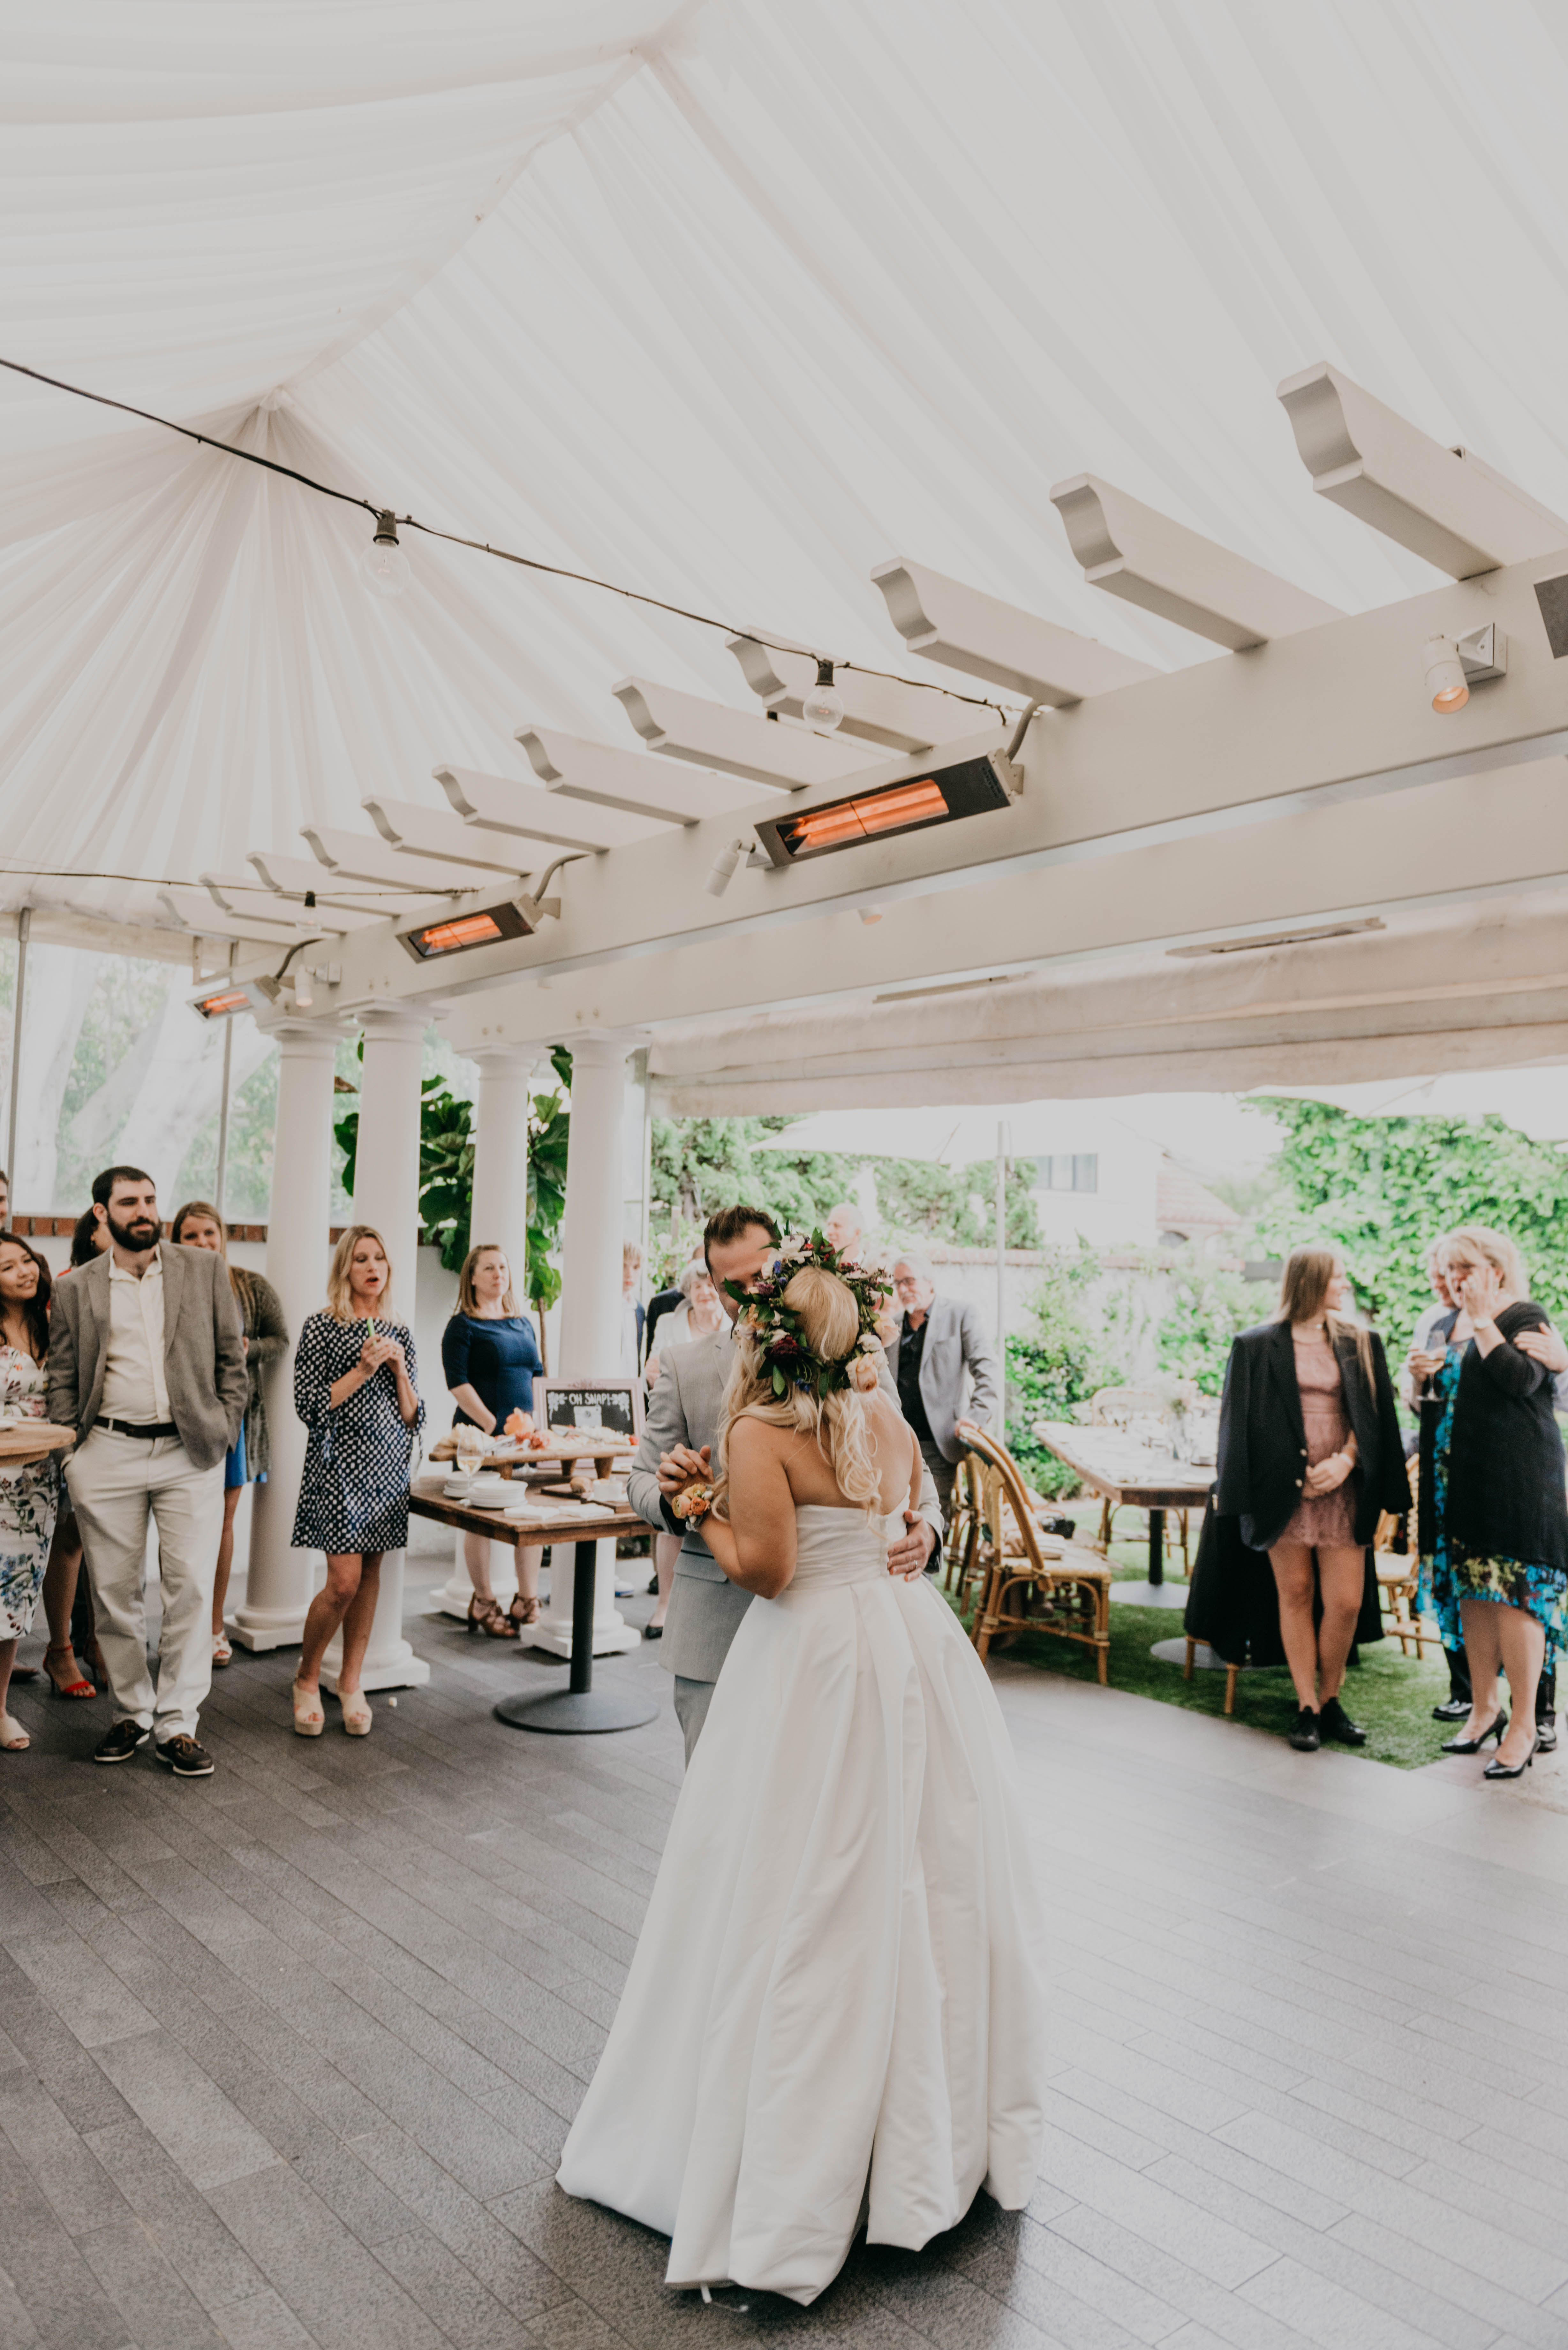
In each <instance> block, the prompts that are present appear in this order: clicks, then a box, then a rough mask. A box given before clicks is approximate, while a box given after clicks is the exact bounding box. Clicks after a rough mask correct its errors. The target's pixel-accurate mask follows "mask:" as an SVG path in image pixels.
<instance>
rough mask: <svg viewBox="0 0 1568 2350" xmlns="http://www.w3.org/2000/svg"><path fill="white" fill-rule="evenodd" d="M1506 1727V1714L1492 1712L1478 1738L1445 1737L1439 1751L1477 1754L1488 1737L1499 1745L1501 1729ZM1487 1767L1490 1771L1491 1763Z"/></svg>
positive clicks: (1500, 1742) (1503, 1729)
mask: <svg viewBox="0 0 1568 2350" xmlns="http://www.w3.org/2000/svg"><path fill="white" fill-rule="evenodd" d="M1507 1728H1508V1716H1507V1714H1506V1713H1494V1714H1493V1716H1492V1718H1491V1720H1490V1721H1489V1722H1488V1723H1487V1726H1486V1728H1485V1729H1484V1730H1483V1731H1481V1734H1480V1737H1479V1738H1445V1739H1444V1741H1443V1743H1442V1748H1441V1752H1443V1753H1445V1754H1479V1753H1480V1751H1481V1748H1482V1747H1483V1746H1484V1745H1485V1744H1486V1742H1487V1740H1488V1739H1489V1738H1495V1739H1496V1741H1497V1742H1498V1744H1499V1745H1500V1746H1501V1744H1502V1734H1503V1731H1505V1730H1506V1729H1507ZM1487 1768H1488V1770H1489V1771H1490V1768H1491V1765H1490V1763H1489V1764H1488V1765H1487Z"/></svg>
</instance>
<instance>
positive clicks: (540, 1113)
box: [524, 1045, 572, 1316]
mask: <svg viewBox="0 0 1568 2350" xmlns="http://www.w3.org/2000/svg"><path fill="white" fill-rule="evenodd" d="M550 1066H551V1067H552V1068H553V1069H554V1070H555V1072H556V1076H558V1077H559V1078H560V1080H561V1084H562V1085H563V1086H565V1087H568V1088H569V1087H570V1086H571V1082H572V1056H571V1055H570V1053H568V1052H567V1051H566V1047H565V1046H564V1045H556V1048H555V1050H554V1051H553V1052H552V1054H551V1055H550ZM571 1131H572V1114H571V1111H570V1110H569V1109H568V1107H566V1097H564V1096H563V1094H562V1093H561V1092H560V1090H559V1089H558V1088H556V1090H553V1091H552V1092H550V1093H547V1094H535V1097H534V1107H533V1115H532V1116H531V1117H530V1118H529V1120H528V1263H527V1266H526V1268H525V1271H524V1288H525V1289H526V1291H527V1295H528V1302H529V1304H530V1305H532V1306H533V1307H534V1310H535V1313H536V1314H538V1315H541V1316H542V1315H544V1314H545V1313H546V1312H547V1311H548V1309H549V1308H550V1307H551V1306H552V1305H554V1304H555V1303H556V1298H557V1297H559V1295H560V1294H561V1272H560V1267H559V1266H558V1265H557V1264H556V1262H555V1258H554V1256H553V1254H552V1251H553V1250H554V1249H555V1247H556V1242H557V1240H558V1238H559V1235H560V1230H561V1219H562V1217H563V1216H564V1215H565V1213H566V1146H567V1143H568V1141H569V1140H570V1138H571Z"/></svg>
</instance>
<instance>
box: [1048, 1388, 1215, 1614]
mask: <svg viewBox="0 0 1568 2350" xmlns="http://www.w3.org/2000/svg"><path fill="white" fill-rule="evenodd" d="M1033 1433H1034V1435H1035V1436H1036V1437H1037V1438H1038V1440H1039V1441H1040V1442H1041V1443H1042V1444H1043V1445H1044V1447H1045V1449H1046V1451H1048V1452H1054V1454H1055V1455H1056V1458H1057V1460H1058V1461H1065V1462H1066V1464H1067V1466H1068V1468H1069V1469H1071V1470H1072V1471H1073V1473H1074V1475H1075V1477H1077V1478H1079V1479H1080V1480H1081V1482H1083V1483H1084V1484H1085V1485H1087V1486H1088V1487H1089V1489H1090V1491H1091V1492H1096V1493H1104V1494H1106V1496H1107V1497H1108V1498H1109V1500H1110V1501H1112V1502H1113V1503H1116V1506H1117V1507H1118V1508H1119V1507H1120V1505H1121V1503H1124V1502H1127V1503H1131V1504H1132V1506H1133V1507H1134V1508H1135V1509H1139V1510H1147V1512H1148V1579H1149V1581H1150V1583H1152V1584H1157V1585H1158V1584H1161V1583H1163V1582H1164V1581H1165V1513H1166V1512H1167V1510H1201V1509H1202V1507H1203V1505H1204V1503H1205V1502H1206V1501H1207V1500H1208V1498H1209V1488H1210V1485H1211V1484H1212V1483H1213V1482H1214V1470H1213V1466H1212V1464H1210V1466H1209V1467H1208V1468H1204V1467H1202V1466H1201V1465H1200V1464H1199V1462H1197V1461H1173V1460H1171V1459H1170V1458H1169V1457H1168V1455H1166V1454H1162V1453H1158V1452H1149V1453H1148V1454H1147V1469H1146V1468H1145V1467H1144V1466H1143V1464H1142V1463H1141V1462H1140V1461H1138V1459H1137V1451H1136V1450H1135V1448H1133V1447H1132V1446H1130V1445H1129V1444H1128V1442H1127V1439H1126V1438H1125V1437H1123V1436H1121V1435H1120V1434H1119V1433H1117V1432H1116V1431H1114V1430H1110V1429H1103V1428H1080V1427H1079V1426H1078V1424H1077V1422H1076V1421H1075V1420H1067V1419H1037V1420H1036V1421H1035V1423H1034V1429H1033ZM1096 1439H1097V1440H1098V1441H1096Z"/></svg>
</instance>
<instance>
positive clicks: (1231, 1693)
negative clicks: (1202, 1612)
mask: <svg viewBox="0 0 1568 2350" xmlns="http://www.w3.org/2000/svg"><path fill="white" fill-rule="evenodd" d="M1197 1654H1198V1643H1197V1641H1196V1640H1195V1639H1194V1638H1193V1637H1192V1635H1191V1633H1190V1632H1189V1634H1188V1636H1187V1666H1186V1669H1185V1670H1184V1672H1183V1673H1182V1676H1181V1678H1182V1679H1183V1680H1184V1681H1189V1680H1190V1679H1192V1667H1193V1661H1194V1659H1195V1658H1196V1657H1197ZM1220 1661H1221V1663H1223V1662H1224V1659H1220ZM1240 1671H1241V1666H1240V1665H1226V1666H1225V1711H1226V1712H1227V1713H1234V1712H1235V1711H1236V1676H1237V1674H1238V1673H1239V1672H1240Z"/></svg>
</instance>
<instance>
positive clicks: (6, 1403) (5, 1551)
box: [0, 1232, 60, 1754]
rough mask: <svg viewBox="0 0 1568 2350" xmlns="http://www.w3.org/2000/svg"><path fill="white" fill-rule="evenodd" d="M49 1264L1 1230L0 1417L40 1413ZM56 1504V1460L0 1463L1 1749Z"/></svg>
mask: <svg viewBox="0 0 1568 2350" xmlns="http://www.w3.org/2000/svg"><path fill="white" fill-rule="evenodd" d="M51 1286H52V1284H51V1282H50V1278H49V1268H48V1266H47V1264H46V1263H45V1262H44V1260H43V1258H42V1257H41V1256H39V1255H38V1254H37V1253H36V1250H34V1249H30V1248H29V1247H28V1246H27V1243H26V1241H24V1240H18V1239H17V1237H16V1234H15V1233H14V1232H6V1233H5V1235H4V1237H0V1419H9V1420H17V1419H46V1418H47V1413H46V1410H45V1387H46V1379H45V1373H44V1365H45V1363H46V1362H47V1358H48V1352H49V1292H50V1288H51ZM59 1503H60V1464H59V1461H58V1460H57V1458H56V1457H55V1455H53V1454H50V1455H49V1456H48V1457H47V1458H46V1459H45V1460H42V1461H26V1462H20V1461H19V1462H16V1463H15V1464H12V1465H9V1466H7V1465H5V1464H3V1463H0V1752H5V1753H6V1754H18V1753H20V1752H22V1751H23V1749H24V1748H25V1747H26V1745H27V1744H28V1743H29V1741H28V1737H27V1733H26V1731H25V1730H24V1729H23V1727H22V1725H21V1723H20V1722H19V1721H15V1720H14V1719H13V1717H12V1716H11V1715H10V1714H9V1713H8V1712H7V1711H6V1710H5V1706H6V1700H7V1699H8V1697H9V1696H10V1693H11V1668H12V1666H13V1665H14V1664H15V1663H16V1643H17V1641H18V1640H20V1639H21V1638H23V1636H24V1635H25V1634H26V1633H27V1632H29V1631H31V1629H32V1627H33V1611H34V1609H35V1608H36V1607H37V1604H38V1594H39V1592H40V1591H41V1590H42V1589H43V1587H44V1568H45V1567H46V1565H47V1564H48V1556H49V1544H50V1543H51V1542H52V1541H53V1539H54V1533H55V1516H56V1513H57V1510H58V1508H59Z"/></svg>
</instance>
